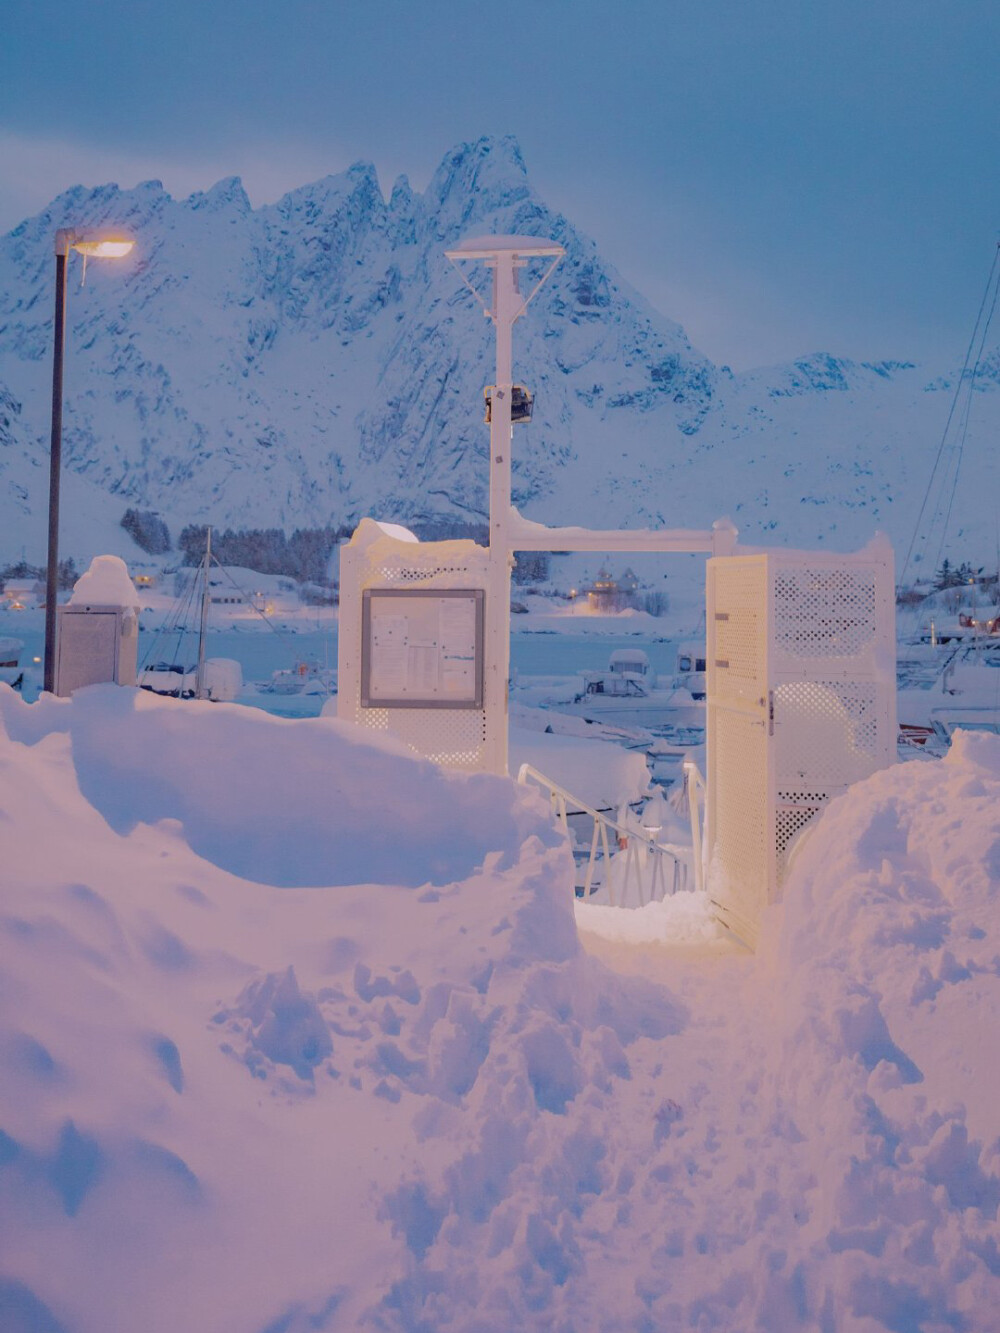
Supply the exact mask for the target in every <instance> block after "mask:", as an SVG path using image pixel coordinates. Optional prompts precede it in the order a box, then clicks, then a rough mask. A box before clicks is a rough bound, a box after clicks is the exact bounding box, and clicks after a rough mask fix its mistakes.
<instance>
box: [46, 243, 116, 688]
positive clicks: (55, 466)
mask: <svg viewBox="0 0 1000 1333" xmlns="http://www.w3.org/2000/svg"><path fill="white" fill-rule="evenodd" d="M134 244H135V242H134V241H132V240H131V239H130V238H129V237H127V236H120V235H113V234H111V233H108V232H97V231H75V230H74V229H73V228H72V227H60V229H59V230H58V231H57V232H56V241H55V254H56V311H55V331H54V337H53V354H52V440H51V445H50V447H49V547H48V551H49V553H48V564H47V566H46V570H45V668H44V670H45V679H44V688H45V689H46V690H48V692H49V693H50V694H51V693H53V692H54V691H55V676H56V599H57V596H58V591H59V480H60V474H61V471H62V397H63V348H64V346H65V342H66V264H67V261H68V259H69V252H70V251H71V250H76V251H77V252H78V253H80V254H82V255H83V258H84V263H85V264H86V262H87V259H88V258H89V257H91V256H93V257H94V258H95V259H119V258H121V257H122V256H123V255H127V254H128V252H129V251H130V250H131V249H132V246H133V245H134Z"/></svg>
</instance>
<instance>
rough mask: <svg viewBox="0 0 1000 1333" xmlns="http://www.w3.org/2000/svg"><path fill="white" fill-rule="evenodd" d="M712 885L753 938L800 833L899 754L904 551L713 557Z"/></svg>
mask: <svg viewBox="0 0 1000 1333" xmlns="http://www.w3.org/2000/svg"><path fill="white" fill-rule="evenodd" d="M707 621H708V699H707V705H708V771H709V810H708V840H709V853H710V858H711V859H710V867H709V877H708V882H709V888H710V892H711V893H712V895H713V898H714V900H715V902H716V904H717V906H718V908H719V911H720V914H721V915H722V916H723V919H724V920H726V921H727V922H728V924H730V925H731V926H732V928H733V929H734V930H735V931H736V932H737V933H738V934H740V935H741V936H743V938H745V939H747V940H749V941H750V942H751V943H752V942H753V941H754V940H755V938H756V934H757V927H758V922H759V919H760V913H761V911H762V910H763V908H764V906H766V904H767V903H768V902H772V901H774V900H775V898H776V897H777V896H778V894H779V893H780V890H781V885H782V882H783V879H784V875H785V870H786V866H787V862H788V857H789V855H790V853H791V851H792V849H793V847H794V845H795V841H796V839H797V838H798V837H799V835H800V834H801V833H802V832H803V830H805V829H806V828H807V827H808V826H809V824H810V823H811V822H812V820H813V819H814V818H815V817H816V815H817V814H818V813H819V811H821V810H822V808H823V806H824V805H825V804H826V803H827V802H828V801H829V800H830V799H831V798H832V797H833V796H835V795H838V794H839V793H840V792H842V791H844V790H845V788H846V787H848V786H849V785H850V784H851V783H852V782H857V781H859V780H860V779H861V778H865V777H867V776H868V775H869V774H870V773H873V772H874V771H875V770H876V769H878V768H882V767H885V766H886V765H887V764H889V763H892V762H893V760H894V758H895V736H896V717H895V660H894V654H895V631H894V597H893V571H892V552H891V550H890V548H889V546H888V543H887V542H883V541H881V540H879V541H876V542H874V543H872V545H871V546H869V547H868V548H867V549H866V550H865V551H862V552H860V553H858V554H857V555H825V554H823V555H817V554H813V553H809V554H807V553H804V552H795V551H769V552H765V553H761V554H757V555H747V556H733V557H722V558H715V559H712V560H710V561H709V562H708V584H707Z"/></svg>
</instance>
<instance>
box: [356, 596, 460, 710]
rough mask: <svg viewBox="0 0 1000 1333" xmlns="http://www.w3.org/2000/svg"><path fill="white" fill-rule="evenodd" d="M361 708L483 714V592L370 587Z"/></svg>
mask: <svg viewBox="0 0 1000 1333" xmlns="http://www.w3.org/2000/svg"><path fill="white" fill-rule="evenodd" d="M361 706H362V708H482V706H483V590H482V589H481V588H369V589H367V590H366V591H365V592H364V593H363V594H362V607H361Z"/></svg>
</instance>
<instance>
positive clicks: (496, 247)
mask: <svg viewBox="0 0 1000 1333" xmlns="http://www.w3.org/2000/svg"><path fill="white" fill-rule="evenodd" d="M564 253H565V251H564V250H563V247H562V246H561V245H559V244H558V243H557V242H556V241H547V240H545V239H544V238H542V237H539V236H482V237H476V238H473V239H470V240H467V241H462V242H461V243H460V244H459V245H457V246H456V247H455V249H454V250H446V251H445V254H446V255H447V257H448V258H449V259H450V260H451V261H452V262H453V263H454V264H455V265H456V267H457V266H458V264H459V263H460V262H463V261H466V260H481V261H482V262H484V263H485V265H486V267H487V268H491V269H492V270H493V299H492V304H491V305H490V306H486V305H483V301H482V297H481V296H480V295H479V293H478V292H477V291H476V289H475V287H473V286H472V284H471V283H470V282H469V281H468V280H467V279H466V278H465V275H464V274H463V275H462V276H463V280H464V281H465V283H466V286H467V287H468V288H469V290H470V291H471V292H472V294H473V296H474V297H475V298H476V300H477V301H478V302H479V303H480V305H483V313H484V314H485V315H486V316H487V318H489V319H492V321H493V324H494V326H495V328H496V384H495V385H494V387H493V395H492V398H491V399H490V400H489V402H490V564H489V573H488V576H487V584H488V586H487V591H486V608H485V620H486V671H485V678H484V682H483V704H484V708H485V711H486V716H487V718H488V719H491V721H492V725H491V726H490V727H489V730H490V731H491V732H492V733H493V744H492V745H491V746H490V755H489V767H490V768H491V770H492V771H493V772H494V773H501V774H506V772H507V676H508V673H509V670H510V566H511V544H510V517H511V514H510V445H511V396H512V391H513V388H514V384H513V370H512V357H511V344H512V330H513V328H514V321H515V320H517V319H520V317H521V316H522V315H523V314H524V312H525V310H526V308H527V306H528V303H529V302H530V301H531V300H532V298H533V297H534V296H535V293H536V292H537V291H538V289H539V288H540V287H541V286H542V284H543V283H544V282H545V280H546V279H547V278H548V276H549V274H550V273H551V272H552V270H553V269H554V268H555V266H556V264H558V263H559V260H560V259H561V258H562V256H563V255H564ZM537 258H547V259H551V261H552V262H551V263H550V264H549V266H548V268H546V270H545V272H544V273H543V274H542V276H541V278H540V279H539V281H538V282H537V283H536V284H535V286H534V288H533V289H532V291H531V292H530V293H529V294H528V295H527V296H522V295H521V293H520V291H519V289H518V281H517V274H518V269H521V268H524V267H525V265H526V264H527V262H528V261H529V260H530V259H537ZM459 272H461V269H459Z"/></svg>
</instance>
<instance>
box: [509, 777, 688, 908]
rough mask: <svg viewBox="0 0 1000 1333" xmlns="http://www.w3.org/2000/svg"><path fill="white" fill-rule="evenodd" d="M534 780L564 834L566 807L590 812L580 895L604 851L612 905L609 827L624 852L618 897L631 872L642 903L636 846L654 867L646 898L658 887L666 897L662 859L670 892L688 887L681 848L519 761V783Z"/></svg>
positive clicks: (567, 830)
mask: <svg viewBox="0 0 1000 1333" xmlns="http://www.w3.org/2000/svg"><path fill="white" fill-rule="evenodd" d="M529 779H531V780H532V781H534V782H536V783H537V784H538V785H539V786H540V787H543V788H544V789H545V790H546V791H547V792H548V794H549V804H550V806H551V808H552V810H553V812H554V813H555V815H556V818H557V819H558V821H559V823H560V824H561V825H562V828H563V832H564V833H565V834H566V836H567V838H569V836H570V828H569V809H570V808H572V811H573V814H584V815H589V816H590V818H591V819H592V820H593V821H594V832H593V836H592V837H591V840H590V854H589V857H588V860H587V870H586V874H585V876H584V882H583V886H582V887H583V896H584V898H587V897H588V896H589V895H590V891H591V885H592V884H593V882H594V871H595V869H596V866H597V860H598V853H599V852H601V853H603V857H604V865H605V870H606V875H607V887H608V898H609V899H610V901H611V905H612V906H616V905H617V904H616V903H615V885H614V881H613V878H612V874H611V864H612V862H611V852H610V848H609V842H608V830H609V829H610V830H611V831H612V833H613V835H614V838H615V840H616V841H617V843H618V846H619V848H620V849H621V850H622V851H624V853H625V869H624V876H623V882H622V885H621V890H622V892H621V897H622V901H623V902H624V899H625V896H626V894H627V891H628V887H629V883H630V880H631V878H632V874H633V872H634V874H635V878H636V889H637V893H638V896H639V904H640V906H645V902H646V898H645V883H644V877H643V875H642V868H643V867H642V864H641V863H640V858H639V849H640V848H641V849H643V850H644V851H645V853H646V856H645V861H646V862H651V863H652V867H653V873H652V878H651V882H650V886H649V895H650V896H649V901H651V902H652V901H655V900H656V898H657V887H659V889H660V893H659V897H661V898H665V897H667V894H668V889H667V882H666V874H665V871H664V859H665V858H666V859H667V860H669V861H670V862H671V866H672V875H671V887H670V889H669V893H670V894H674V893H677V892H678V890H681V889H685V888H687V877H688V866H687V861H686V860H685V859H684V849H683V848H680V847H676V846H674V845H673V844H670V843H659V842H657V841H656V840H655V839H654V838H650V837H647V836H646V834H644V833H639V832H637V831H636V830H635V829H634V828H628V827H626V826H625V825H624V824H620V823H619V822H618V821H617V820H615V819H610V818H609V817H608V816H607V815H606V814H604V812H603V811H601V810H595V809H594V807H593V806H590V805H587V803H586V801H581V800H580V799H579V798H578V797H576V796H574V795H572V793H571V792H568V791H567V790H566V789H565V787H561V786H560V785H559V784H558V783H557V782H553V781H552V779H551V778H547V777H546V776H545V774H544V773H540V772H539V771H538V769H537V768H533V767H532V765H531V764H522V765H521V767H520V769H519V770H518V774H517V780H518V782H519V783H520V784H521V786H526V785H527V783H528V780H529ZM698 852H700V848H699V849H696V858H697V859H696V862H695V865H696V878H697V866H698V864H699V863H700V857H699V856H698Z"/></svg>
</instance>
